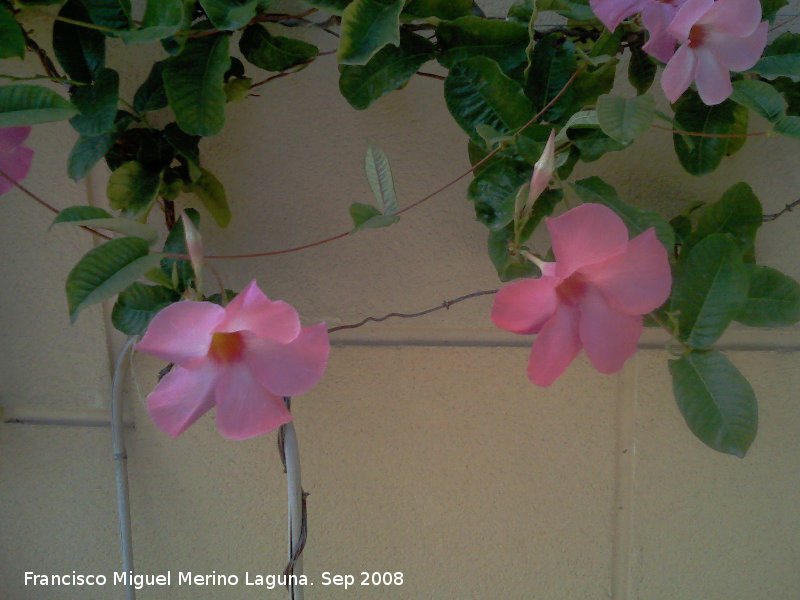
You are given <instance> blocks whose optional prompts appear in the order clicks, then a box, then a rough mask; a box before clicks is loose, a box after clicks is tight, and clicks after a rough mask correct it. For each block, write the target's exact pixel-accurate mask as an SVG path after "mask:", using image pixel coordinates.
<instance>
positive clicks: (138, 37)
mask: <svg viewBox="0 0 800 600" xmlns="http://www.w3.org/2000/svg"><path fill="white" fill-rule="evenodd" d="M186 12H187V6H186V2H184V0H148V2H147V8H146V9H145V12H144V17H143V18H142V24H141V26H140V27H139V29H134V30H131V31H125V32H120V34H119V37H121V38H122V41H124V42H125V43H126V44H139V43H143V42H153V41H156V40H160V39H162V38H166V37H169V36H171V35H172V34H174V33H175V32H177V31H178V30H179V29H180V28H181V26H182V25H183V24H184V20H185V19H186V16H187V15H186Z"/></svg>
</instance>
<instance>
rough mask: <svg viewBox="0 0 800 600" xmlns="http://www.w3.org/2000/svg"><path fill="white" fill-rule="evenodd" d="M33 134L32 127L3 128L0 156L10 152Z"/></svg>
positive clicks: (0, 129) (0, 132)
mask: <svg viewBox="0 0 800 600" xmlns="http://www.w3.org/2000/svg"><path fill="white" fill-rule="evenodd" d="M30 134H31V128H30V127H2V128H0V155H2V154H5V153H6V152H10V151H11V150H13V149H14V148H16V147H17V146H19V145H20V144H21V143H22V142H24V141H25V140H27V139H28V136H29V135H30Z"/></svg>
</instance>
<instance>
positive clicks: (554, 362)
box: [528, 304, 581, 387]
mask: <svg viewBox="0 0 800 600" xmlns="http://www.w3.org/2000/svg"><path fill="white" fill-rule="evenodd" d="M578 321H579V315H578V311H577V309H576V308H575V307H574V306H571V305H568V304H559V305H558V308H556V312H555V314H554V315H553V316H552V317H551V318H550V320H548V321H547V323H545V324H544V327H542V330H541V331H540V332H539V335H537V336H536V339H535V340H534V342H533V348H531V356H530V360H529V362H528V378H529V379H530V380H531V381H532V382H533V383H535V384H536V385H541V386H544V387H547V386H549V385H550V384H552V383H553V382H554V381H555V380H556V379H558V377H559V376H560V375H561V374H562V373H563V372H564V370H565V369H566V368H567V367H568V366H569V364H570V363H571V362H572V361H573V360H574V359H575V357H576V356H577V355H578V352H580V351H581V341H580V338H579V336H578Z"/></svg>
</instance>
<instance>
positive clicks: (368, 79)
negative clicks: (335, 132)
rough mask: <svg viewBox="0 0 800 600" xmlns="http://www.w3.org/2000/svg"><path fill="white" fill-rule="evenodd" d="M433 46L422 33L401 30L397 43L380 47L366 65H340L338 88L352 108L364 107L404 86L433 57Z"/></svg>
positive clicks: (362, 108)
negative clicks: (398, 42)
mask: <svg viewBox="0 0 800 600" xmlns="http://www.w3.org/2000/svg"><path fill="white" fill-rule="evenodd" d="M433 50H434V46H433V44H431V43H430V42H429V41H428V40H426V39H425V38H423V37H422V36H419V35H415V34H413V33H407V32H405V31H404V32H402V33H401V34H400V46H399V47H398V46H386V47H384V48H382V49H381V50H380V51H379V52H378V53H377V54H376V55H375V56H373V57H372V58H371V59H370V61H369V62H368V63H367V64H365V65H342V66H341V68H340V69H339V70H340V75H339V91H340V92H341V93H342V96H344V98H345V99H346V100H347V101H348V102H349V103H350V105H351V106H352V107H353V108H356V109H358V110H364V109H365V108H367V107H368V106H369V105H370V104H372V103H373V102H375V100H377V99H378V98H380V97H381V96H383V95H385V94H388V93H389V92H391V91H392V90H396V89H398V88H400V87H402V86H404V85H405V84H406V83H407V82H408V80H409V79H410V78H411V77H412V76H413V75H414V73H416V72H417V70H418V69H419V68H420V67H421V66H422V65H423V64H425V63H426V62H427V61H428V60H430V59H431V58H433Z"/></svg>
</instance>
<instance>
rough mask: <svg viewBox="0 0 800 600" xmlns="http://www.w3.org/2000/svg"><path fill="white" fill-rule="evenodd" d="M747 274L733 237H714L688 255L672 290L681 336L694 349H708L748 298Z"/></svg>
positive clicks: (719, 235) (694, 248)
mask: <svg viewBox="0 0 800 600" xmlns="http://www.w3.org/2000/svg"><path fill="white" fill-rule="evenodd" d="M748 287H749V278H748V272H747V269H746V268H745V264H744V262H743V261H742V249H741V248H740V247H739V246H738V245H737V243H736V242H735V241H734V239H733V237H731V236H729V235H727V234H722V233H715V234H713V235H710V236H708V237H706V238H704V239H703V240H702V241H700V242H699V243H698V244H697V245H696V246H694V247H693V248H692V249H691V251H690V252H689V256H688V257H687V258H686V260H685V262H684V265H683V268H682V269H681V270H680V272H679V274H678V276H677V278H676V280H675V283H674V285H673V288H672V306H671V310H673V311H677V313H678V326H679V335H680V337H681V339H683V340H685V341H686V343H687V344H689V345H690V346H691V347H692V348H700V349H704V348H709V347H710V346H711V345H712V344H713V343H714V342H716V341H717V339H719V337H720V336H721V335H722V333H723V332H724V331H725V329H726V328H727V327H728V325H729V324H730V322H731V320H733V318H734V317H735V316H736V315H737V313H738V312H739V310H740V309H741V307H742V305H743V304H744V302H745V300H746V298H747V290H748Z"/></svg>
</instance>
